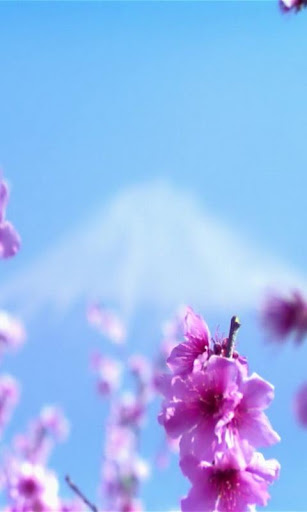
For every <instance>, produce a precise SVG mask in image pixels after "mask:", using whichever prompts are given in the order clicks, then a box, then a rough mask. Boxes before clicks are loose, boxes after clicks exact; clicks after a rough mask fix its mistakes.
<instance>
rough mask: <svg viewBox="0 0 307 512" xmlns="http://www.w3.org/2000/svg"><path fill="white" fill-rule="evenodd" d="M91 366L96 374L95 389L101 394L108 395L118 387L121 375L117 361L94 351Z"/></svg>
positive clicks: (120, 368) (120, 366)
mask: <svg viewBox="0 0 307 512" xmlns="http://www.w3.org/2000/svg"><path fill="white" fill-rule="evenodd" d="M91 366H92V369H93V370H94V372H95V373H96V374H97V376H98V383H97V389H98V392H99V393H100V394H101V395H103V396H104V395H109V394H110V393H113V392H114V391H115V390H117V389H118V388H119V386H120V382H121V375H122V365H121V363H120V362H119V361H116V360H115V359H110V358H109V357H106V356H102V355H101V354H99V353H98V352H96V353H94V354H93V355H92V358H91Z"/></svg>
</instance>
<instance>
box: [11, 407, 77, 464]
mask: <svg viewBox="0 0 307 512" xmlns="http://www.w3.org/2000/svg"><path fill="white" fill-rule="evenodd" d="M68 434H69V424H68V421H67V419H66V417H65V416H64V414H63V413H62V411H61V410H60V409H59V408H58V407H56V406H51V405H49V406H45V407H43V409H42V410H41V412H40V414H39V416H38V417H37V418H36V419H35V420H34V421H32V422H31V423H30V425H29V428H28V431H27V432H26V433H25V434H19V435H17V436H15V438H14V448H15V450H16V451H17V453H18V455H19V456H21V457H22V458H23V459H25V460H26V461H28V462H31V463H32V464H38V463H39V464H45V463H46V461H47V459H48V457H49V456H50V453H51V450H52V448H53V446H54V443H55V442H59V441H64V440H65V439H66V438H67V436H68Z"/></svg>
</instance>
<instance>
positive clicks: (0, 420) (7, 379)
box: [0, 375, 20, 434]
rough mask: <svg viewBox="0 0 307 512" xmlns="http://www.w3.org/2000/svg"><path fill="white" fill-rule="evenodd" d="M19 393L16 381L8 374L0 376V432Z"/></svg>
mask: <svg viewBox="0 0 307 512" xmlns="http://www.w3.org/2000/svg"><path fill="white" fill-rule="evenodd" d="M19 395H20V391H19V385H18V382H17V381H16V380H15V379H14V378H13V377H11V376H10V375H1V377H0V434H1V433H2V431H3V429H4V427H5V426H6V424H7V423H8V422H9V420H10V418H11V414H12V412H13V409H14V407H15V405H16V404H17V402H18V399H19Z"/></svg>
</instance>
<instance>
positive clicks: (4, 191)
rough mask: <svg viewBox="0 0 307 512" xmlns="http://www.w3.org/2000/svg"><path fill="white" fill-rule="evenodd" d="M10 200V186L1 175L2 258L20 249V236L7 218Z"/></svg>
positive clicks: (0, 220) (0, 224)
mask: <svg viewBox="0 0 307 512" xmlns="http://www.w3.org/2000/svg"><path fill="white" fill-rule="evenodd" d="M8 200H9V188H8V184H7V183H6V181H4V180H3V179H2V177H1V176H0V258H2V259H4V258H11V257H12V256H14V255H15V254H16V253H17V252H18V251H19V249H20V245H21V240H20V236H19V234H18V233H17V231H16V230H15V228H14V226H13V225H12V224H11V223H10V222H8V221H7V220H6V219H5V216H6V207H7V203H8Z"/></svg>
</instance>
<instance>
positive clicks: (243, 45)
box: [0, 1, 307, 512]
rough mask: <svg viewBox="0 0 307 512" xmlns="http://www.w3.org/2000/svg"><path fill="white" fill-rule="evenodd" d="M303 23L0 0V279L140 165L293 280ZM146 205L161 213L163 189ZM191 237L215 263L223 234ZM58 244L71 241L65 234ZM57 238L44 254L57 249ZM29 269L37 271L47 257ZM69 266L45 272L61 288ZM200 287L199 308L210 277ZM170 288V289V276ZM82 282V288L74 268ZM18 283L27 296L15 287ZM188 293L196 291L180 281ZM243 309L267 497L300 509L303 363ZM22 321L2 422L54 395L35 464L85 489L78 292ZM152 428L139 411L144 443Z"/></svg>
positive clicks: (151, 490)
mask: <svg viewBox="0 0 307 512" xmlns="http://www.w3.org/2000/svg"><path fill="white" fill-rule="evenodd" d="M306 34H307V12H302V13H300V14H299V15H290V16H286V15H282V14H281V13H280V12H279V10H278V7H277V3H276V2H275V1H272V2H219V1H216V2H180V3H177V2H149V3H145V2H144V3H143V2H133V3H132V2H131V3H130V2H118V3H117V2H105V3H98V2H97V3H95V2H93V3H85V2H84V3H81V2H79V3H77V2H76V3H75V2H65V3H64V2H63V3H60V2H54V3H51V2H50V3H49V2H29V3H18V2H16V3H15V2H12V3H10V2H6V3H1V5H0V71H1V73H0V120H1V122H0V166H1V167H2V169H3V172H4V174H5V176H6V177H7V179H8V180H9V181H10V183H11V185H12V195H11V202H10V206H9V217H10V219H12V220H13V221H14V223H15V225H16V226H17V228H18V229H19V231H20V233H21V235H22V239H23V249H22V252H21V253H20V254H19V255H18V257H16V258H15V259H14V260H12V261H9V262H5V263H2V264H1V269H0V277H1V280H2V282H3V283H10V282H11V279H14V276H16V275H21V274H19V273H20V272H21V273H23V272H27V270H26V269H27V268H28V266H29V265H31V264H32V262H33V261H38V262H44V261H45V260H44V258H46V257H47V263H48V254H49V253H50V250H52V248H54V247H57V246H58V243H59V240H61V243H62V244H64V245H65V241H66V240H68V241H71V238H70V233H71V232H72V230H77V232H79V231H80V233H81V234H82V233H83V231H82V230H81V228H80V230H79V226H81V225H82V226H83V227H82V229H83V230H84V229H85V230H86V226H87V224H86V222H87V219H90V218H92V216H95V213H93V212H95V211H100V209H101V208H102V209H103V208H104V207H105V205H107V204H113V201H114V200H115V199H114V198H118V197H121V196H120V194H122V193H125V191H127V190H128V191H129V190H130V188H129V187H134V186H139V184H141V185H140V186H144V187H145V188H146V190H150V187H151V186H152V187H153V188H154V187H155V185H151V184H155V183H156V182H157V181H156V180H162V182H163V183H164V181H163V180H165V182H167V184H168V185H167V186H169V187H170V188H171V189H172V190H174V195H176V193H177V192H178V195H179V196H180V194H187V195H188V196H189V197H190V198H192V201H194V200H195V203H197V205H199V208H200V210H202V208H203V211H204V212H205V214H204V216H205V217H204V219H207V221H208V218H209V219H217V222H219V223H221V225H223V226H225V229H227V230H229V232H230V233H231V234H234V235H235V236H238V237H239V239H240V240H241V237H242V239H243V240H248V247H251V246H254V245H255V247H258V248H259V251H260V253H261V254H268V255H269V256H268V258H271V257H272V258H273V261H276V262H277V263H278V265H279V263H280V264H281V265H282V267H281V268H284V269H288V268H289V269H291V272H292V271H294V272H295V273H297V275H298V276H302V279H304V278H305V277H306V270H305V268H306V267H305V265H306V251H307V241H306V236H305V231H306V190H307V174H306V166H307V152H306V150H305V146H306V124H307V104H306V87H307V60H306V54H307V36H306ZM140 190H142V189H140ZM176 191H177V192H176ZM129 197H130V196H129ZM133 197H134V196H133V194H132V198H133ZM135 197H136V201H135V210H134V209H133V208H132V207H131V204H134V203H133V201H132V203H131V202H130V203H129V204H128V206H127V208H128V210H126V209H124V210H123V211H124V212H127V211H128V212H130V213H131V211H133V213H135V215H137V216H138V215H140V216H141V215H142V212H140V211H139V210H138V200H137V199H138V196H137V195H136V196H135ZM172 197H173V196H172ZM174 204H175V205H177V206H178V205H179V204H181V203H180V202H179V203H178V204H177V203H176V200H174V201H173V200H172V204H170V212H172V215H174V212H175V211H176V210H175V207H173V206H172V205H174ZM183 204H186V203H184V202H183ZM187 204H188V203H187ZM129 205H130V206H129ZM177 206H176V207H177ZM131 208H132V209H131ZM163 208H164V210H163V211H165V212H166V215H165V218H166V219H167V217H168V215H167V207H166V206H165V202H164V203H163ZM165 208H166V210H165ZM183 210H184V209H183ZM102 211H103V210H102ZM120 211H121V210H120ZM189 211H190V210H189ZM197 211H198V210H197ZM146 212H147V210H146ZM181 212H182V210H181ZM101 215H102V216H103V214H101ZM146 215H149V214H148V212H147V213H146ZM187 217H188V218H190V217H189V213H188V212H187ZM99 218H100V217H99ZM112 218H113V217H112V216H111V219H112ZM180 219H181V220H180V224H179V229H178V233H176V240H177V241H178V240H179V241H180V236H181V227H182V226H183V224H184V223H183V221H182V218H181V217H180ZM191 219H192V217H191ZM125 222H127V223H128V221H127V220H126V219H123V223H122V229H123V230H125V229H126V227H127V226H126V223H125ZM214 222H215V220H214ZM161 224H162V222H161ZM127 225H128V224H127ZM213 225H214V224H213ZM110 226H111V227H112V225H111V224H110ZM111 227H110V229H111ZM187 230H188V227H187V226H185V227H184V229H183V232H184V233H185V236H186V233H187ZM210 230H211V231H212V225H211V224H210ZM127 232H128V233H130V231H129V226H128V227H127ZM227 232H228V231H227ZM185 239H186V238H185ZM207 240H208V248H207V251H208V252H210V249H211V247H214V248H215V250H216V248H217V247H218V248H219V251H218V252H219V254H218V257H219V261H222V260H223V258H224V260H225V265H227V261H228V258H231V255H229V252H228V251H229V247H230V245H229V244H226V243H225V247H223V246H222V244H221V243H218V244H216V245H214V244H213V240H214V237H213V236H211V235H210V236H208V239H205V240H204V241H203V243H204V244H206V241H207ZM225 240H226V239H225ZM137 242H138V243H140V244H141V243H142V239H141V238H138V239H137ZM193 243H194V242H193ZM183 245H184V244H183ZM234 245H235V244H233V245H231V247H234ZM170 247H173V246H172V243H170ZM174 247H175V246H174ZM178 247H179V248H178V252H180V243H179V246H178ZM176 249H177V245H176ZM90 250H91V248H89V252H90ZM93 250H95V248H93ZM140 250H141V247H140ZM183 250H184V248H183ZM71 251H78V248H77V247H76V246H75V245H72V246H71V248H70V251H68V254H71ZM62 252H63V251H62ZM62 252H61V251H60V253H59V254H60V256H59V257H58V258H59V259H57V258H55V260H52V262H53V263H54V261H56V262H57V265H59V266H61V260H60V257H61V255H62ZM178 252H177V253H178ZM64 253H65V254H66V252H65V250H64ZM137 253H138V252H137ZM177 253H176V254H177ZM123 254H124V255H125V252H123ZM145 254H146V253H145ZM176 254H175V253H174V261H175V260H176V259H177V256H176ZM221 254H223V256H221ZM257 254H258V252H256V253H255V257H254V258H253V262H254V260H256V259H257ZM215 257H217V255H216V256H215V253H214V252H213V258H214V259H215ZM249 257H250V256H249V254H248V255H247V256H246V257H245V259H244V261H248V258H249ZM239 260H240V258H238V261H239ZM180 261H181V260H180V259H179V262H180ZM270 261H271V260H270ZM210 262H211V260H210ZM87 263H88V262H87ZM185 263H187V262H185ZM277 263H276V264H277ZM65 264H66V263H65V261H63V265H65ZM210 264H211V263H210ZM186 267H187V265H186ZM186 267H184V269H185V268H186ZM31 268H33V267H31ZM39 268H40V274H39V275H40V283H41V284H42V287H43V282H42V281H43V275H45V276H46V280H48V274H49V268H48V264H46V265H45V266H44V263H42V266H39ZM95 268H96V267H95ZM144 268H145V270H144V272H146V275H147V273H148V272H149V269H148V268H147V267H144ZM210 268H211V267H210ZM24 269H25V270H24ZM52 270H53V271H55V270H54V268H53V269H51V268H50V272H52ZM78 270H79V267H78ZM217 271H218V270H216V272H217ZM99 272H101V273H102V276H103V275H105V274H108V268H99V266H97V273H99ZM285 272H287V270H285ZM44 273H45V274H44ZM22 275H23V274H22ZM52 275H53V274H52ZM206 275H207V274H206ZM31 276H33V270H32V273H31ZM246 276H247V274H243V276H242V282H240V276H238V277H236V284H237V287H238V289H240V288H242V289H246V282H243V281H244V280H246V279H250V278H249V277H246ZM181 277H182V280H183V281H182V282H184V283H185V282H186V281H185V279H184V275H183V276H181ZM68 279H69V276H68V278H67V282H63V280H62V281H61V282H59V283H57V286H58V288H59V289H60V288H61V287H62V288H63V289H66V287H69V286H70V285H71V282H68ZM71 279H73V278H71ZM212 279H216V280H217V281H218V279H219V276H215V275H214V276H213V278H212ZM220 281H221V280H219V286H220ZM140 282H142V276H141V277H140V276H139V282H138V286H140V284H139V283H140ZM247 282H248V283H249V281H247ZM85 283H86V280H85ZM173 284H174V283H170V286H173ZM268 284H269V279H268ZM133 285H134V283H133V282H132V286H133ZM182 286H185V285H182ZM210 286H211V289H210V287H208V292H207V294H206V307H207V305H208V304H209V302H210V296H211V294H213V288H214V280H213V281H212V282H210ZM175 289H176V290H180V280H179V284H178V282H177V283H176V287H175ZM184 289H186V288H184ZM218 290H220V288H218ZM227 290H228V291H227V293H228V292H229V289H227ZM83 291H84V294H86V291H88V292H90V291H91V290H86V284H85V289H84V290H83ZM219 293H222V291H221V292H220V291H219ZM28 295H29V297H28V301H31V289H29V294H28ZM101 295H103V289H102V290H101ZM178 295H180V293H179V291H178ZM226 296H227V297H228V295H226ZM195 297H196V298H195V300H198V299H199V297H200V295H199V293H198V290H196V289H195ZM229 297H230V298H231V297H232V295H231V294H230V295H229ZM244 297H245V296H244ZM181 298H182V297H181V296H180V299H181ZM189 298H190V296H189ZM78 299H80V300H81V297H80V296H79V295H78V296H77V297H76V302H77V301H78ZM118 300H120V297H118ZM161 300H162V298H161ZM178 300H179V296H178ZM249 300H250V298H249ZM172 301H174V295H173V296H172ZM4 302H5V301H4ZM216 303H217V304H218V303H219V301H218V300H217V301H216ZM172 304H173V303H172ZM4 305H5V304H4ZM192 305H193V304H192ZM256 306H257V304H255V305H254V308H255V307H256ZM146 307H147V309H146V313H145V312H144V311H143V309H142V308H139V309H138V311H137V312H136V315H135V317H136V318H138V319H139V320H137V321H135V320H134V324H133V326H132V332H133V335H132V334H131V339H130V347H131V352H132V351H133V350H134V349H135V347H138V348H139V347H140V346H142V341H141V340H142V339H144V336H147V334H146V333H147V332H149V333H150V334H148V338H147V340H149V341H150V343H149V341H148V343H147V344H146V348H144V346H143V349H144V352H146V353H148V354H149V353H152V352H153V351H154V348H153V345H154V335H153V333H155V335H157V336H158V332H159V325H156V324H155V325H153V324H154V321H153V319H154V318H155V312H154V311H152V316H151V314H149V313H148V305H147V306H146ZM197 307H198V308H201V305H200V304H197ZM144 308H145V306H144ZM16 309H18V308H17V306H16ZM231 309H232V304H230V305H229V310H231ZM237 313H239V314H240V311H237ZM242 313H243V316H244V318H245V323H246V324H248V325H247V326H246V329H245V334H244V333H243V330H242V333H241V334H240V336H242V343H243V337H244V336H248V337H249V339H252V343H251V345H250V346H248V347H247V348H246V352H247V353H248V354H249V356H250V357H251V358H252V360H253V362H252V366H253V369H255V370H256V371H258V372H259V373H262V374H263V375H264V376H265V377H267V378H269V379H270V380H271V381H272V382H273V383H274V384H275V385H276V391H277V398H276V405H274V406H273V407H272V416H271V417H272V420H273V422H274V426H275V428H276V429H277V430H278V431H280V432H281V433H282V437H283V442H282V444H281V445H280V446H279V447H276V448H274V451H273V453H274V456H276V457H278V458H280V459H281V460H282V465H283V472H282V477H281V481H280V483H279V484H277V485H276V488H275V490H274V491H273V498H272V501H271V504H270V507H269V509H270V510H275V511H281V510H284V511H285V510H287V511H290V510H292V511H296V510H306V507H307V505H306V503H307V502H306V497H305V479H306V478H305V476H306V474H307V463H306V450H307V432H306V431H305V432H304V431H301V430H300V429H299V428H298V427H296V426H295V423H294V420H293V418H292V416H291V414H290V400H291V396H292V394H293V392H294V390H295V388H296V386H297V385H298V383H299V382H300V381H301V380H302V379H303V377H304V374H306V365H305V364H304V361H306V359H305V358H306V357H307V352H306V349H305V348H302V349H300V352H298V351H296V352H293V351H292V350H291V348H290V347H289V348H286V349H285V350H284V351H283V352H282V353H281V354H278V353H277V352H275V351H272V350H271V349H269V350H268V349H266V348H263V347H264V344H263V335H262V333H261V332H260V331H257V330H256V326H255V323H254V315H253V307H252V305H251V304H250V302H249V303H248V304H247V307H246V309H245V310H244V311H243V312H242ZM142 314H144V319H145V320H146V321H145V320H144V321H143V320H141V315H142ZM227 314H228V313H227ZM160 316H161V315H160ZM209 321H210V322H212V324H213V325H212V330H213V329H214V326H215V324H216V323H220V324H221V326H222V327H223V328H225V329H226V326H227V325H228V316H227V317H226V316H225V310H224V308H221V309H220V310H219V307H218V306H216V305H215V306H214V307H212V310H211V312H210V318H209ZM29 331H30V340H29V343H28V346H27V347H26V348H25V349H24V350H23V352H22V353H20V355H18V356H16V357H15V358H9V361H8V369H9V370H11V371H12V372H14V373H15V375H16V376H17V377H18V378H20V380H21V381H22V382H23V384H24V397H23V401H22V403H21V405H20V408H19V410H18V411H17V413H16V416H15V423H14V422H13V425H12V428H13V429H17V428H19V429H20V428H21V427H20V425H22V424H23V423H24V422H26V421H27V419H29V418H30V416H31V415H33V414H35V413H36V412H37V411H38V410H39V407H40V405H41V404H42V403H43V401H56V402H61V403H62V404H63V407H64V408H65V409H66V410H67V413H68V416H70V418H71V420H72V421H73V423H74V427H73V432H72V437H71V441H70V442H69V443H67V444H66V445H65V446H63V447H59V449H58V451H57V454H56V455H55V457H54V459H53V461H52V464H53V465H54V467H56V468H57V469H58V470H59V473H60V474H64V473H65V472H66V471H67V468H68V467H69V468H73V471H71V473H73V475H74V476H75V477H76V479H77V480H78V482H79V483H80V485H81V486H83V487H84V488H85V490H87V491H88V492H89V493H90V494H94V491H95V486H96V475H97V479H98V474H97V472H98V466H99V455H100V454H99V450H100V446H101V442H102V441H101V438H102V428H101V425H102V420H103V418H104V414H105V408H104V407H103V406H101V405H100V404H99V401H98V400H97V399H96V398H95V397H94V396H92V395H91V393H92V392H93V382H92V379H91V376H90V375H89V374H88V369H87V365H88V354H89V352H90V349H91V348H92V347H93V346H99V343H100V340H99V339H98V338H97V336H96V335H95V334H94V333H92V332H90V331H89V330H88V328H87V326H86V323H85V319H84V316H83V309H82V305H81V302H80V303H79V304H78V305H76V306H75V307H73V308H71V309H70V310H69V311H68V312H66V313H65V314H64V313H61V314H60V316H57V317H56V318H55V317H54V316H53V315H52V314H50V310H49V309H48V305H46V307H45V308H44V309H43V311H40V312H38V313H37V314H36V315H35V317H32V318H31V322H30V325H29ZM134 344H135V345H134ZM242 351H244V350H243V348H242ZM50 358H52V359H53V364H52V366H50V365H49V362H50ZM273 363H274V364H273ZM49 368H50V369H49ZM92 394H93V395H94V393H92ZM80 404H82V409H80ZM158 428H159V427H157V425H156V423H155V419H154V413H153V415H152V420H151V422H150V427H149V433H148V434H147V435H148V443H149V444H150V443H151V442H152V440H153V439H154V438H155V435H156V432H157V429H158ZM146 450H147V447H146V448H145V451H146ZM176 466H177V461H176V460H175V459H174V461H173V464H172V468H171V470H170V472H168V473H167V478H168V479H169V480H168V481H169V482H170V484H169V488H168V491H167V492H166V490H165V489H163V487H162V485H161V480H160V483H159V476H156V477H155V478H154V479H153V481H152V483H151V484H147V485H146V489H145V493H144V496H145V499H146V504H147V508H146V510H148V512H150V511H153V510H157V509H158V507H160V508H159V510H166V509H167V507H174V508H175V507H176V499H177V497H179V496H180V495H181V493H182V492H183V491H182V489H183V487H182V480H180V479H179V476H178V475H179V472H178V470H176ZM174 475H176V477H175V476H174ZM160 478H161V476H160ZM163 478H164V476H163Z"/></svg>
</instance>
